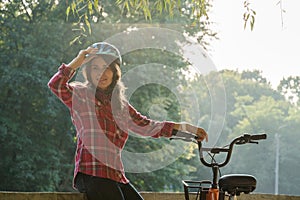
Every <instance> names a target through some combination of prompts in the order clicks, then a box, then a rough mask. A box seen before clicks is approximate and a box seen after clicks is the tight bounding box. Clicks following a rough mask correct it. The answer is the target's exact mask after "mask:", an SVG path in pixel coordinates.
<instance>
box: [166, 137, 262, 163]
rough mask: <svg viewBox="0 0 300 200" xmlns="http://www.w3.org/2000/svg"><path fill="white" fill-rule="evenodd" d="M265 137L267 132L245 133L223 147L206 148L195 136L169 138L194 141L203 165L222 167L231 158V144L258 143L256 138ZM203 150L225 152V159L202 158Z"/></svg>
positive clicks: (215, 152)
mask: <svg viewBox="0 0 300 200" xmlns="http://www.w3.org/2000/svg"><path fill="white" fill-rule="evenodd" d="M266 138H267V134H253V135H251V134H248V133H245V134H244V135H241V136H238V137H236V138H234V139H233V140H232V141H231V142H230V144H229V145H226V146H225V147H213V148H206V147H202V142H200V141H197V139H198V138H197V137H196V136H195V137H189V138H185V137H173V138H170V139H179V140H183V141H186V142H194V143H197V144H198V150H199V155H200V161H201V163H202V164H203V165H205V166H207V167H213V166H218V167H224V166H225V165H227V164H228V162H229V160H230V158H231V154H232V150H233V146H234V145H235V144H236V145H242V144H246V143H254V144H258V142H257V141H256V140H264V139H266ZM203 152H210V153H212V154H218V153H221V152H225V153H227V156H226V158H225V161H224V162H222V163H217V162H210V163H209V162H207V161H206V160H205V159H204V156H203Z"/></svg>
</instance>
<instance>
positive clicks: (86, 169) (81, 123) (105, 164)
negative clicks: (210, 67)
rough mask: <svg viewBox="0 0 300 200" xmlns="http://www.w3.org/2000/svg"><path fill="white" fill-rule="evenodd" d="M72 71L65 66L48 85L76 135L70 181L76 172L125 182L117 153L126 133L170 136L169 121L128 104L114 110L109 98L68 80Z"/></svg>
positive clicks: (73, 72) (119, 156)
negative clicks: (73, 164) (63, 106)
mask: <svg viewBox="0 0 300 200" xmlns="http://www.w3.org/2000/svg"><path fill="white" fill-rule="evenodd" d="M74 74H75V70H72V69H71V68H68V67H67V66H66V65H64V64H63V65H62V66H60V67H59V70H58V72H57V73H56V74H55V75H54V76H53V77H52V78H51V80H50V81H49V83H48V86H49V88H50V89H51V91H52V92H53V93H54V94H55V95H56V96H57V97H58V98H59V99H60V100H61V101H62V102H63V103H64V104H65V105H66V106H67V107H68V108H69V110H70V113H71V118H72V122H73V124H74V126H75V128H76V132H77V149H76V155H75V170H74V178H75V177H76V175H77V173H78V172H82V173H85V174H88V175H92V176H98V177H102V178H108V179H112V180H114V181H117V182H121V183H128V182H129V181H128V179H127V178H126V176H125V171H124V167H123V163H122V160H121V151H122V149H123V147H124V145H125V143H126V140H127V139H128V130H131V131H132V132H135V133H138V134H140V135H143V136H151V137H155V138H157V137H160V136H164V137H170V136H171V134H172V130H173V125H174V123H173V122H158V121H153V120H150V119H148V118H147V117H145V116H143V115H141V114H140V113H139V112H137V111H136V110H135V109H134V108H133V107H132V106H131V105H130V104H129V103H128V104H127V106H125V109H124V111H123V112H118V111H116V112H115V111H114V106H112V104H111V101H110V100H111V95H107V94H105V93H103V92H99V91H95V90H94V89H92V88H90V87H88V86H86V85H84V84H82V83H74V82H73V83H71V84H69V83H68V81H69V80H70V79H71V78H72V77H73V75H74Z"/></svg>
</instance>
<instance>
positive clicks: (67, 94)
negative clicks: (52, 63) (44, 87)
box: [48, 64, 75, 108]
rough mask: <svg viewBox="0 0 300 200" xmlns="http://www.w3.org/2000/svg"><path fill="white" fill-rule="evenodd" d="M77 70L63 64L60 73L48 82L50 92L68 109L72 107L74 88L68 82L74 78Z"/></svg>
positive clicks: (59, 69)
mask: <svg viewBox="0 0 300 200" xmlns="http://www.w3.org/2000/svg"><path fill="white" fill-rule="evenodd" d="M74 74H75V70H73V69H71V68H69V67H67V66H66V65H65V64H62V65H61V66H60V67H59V68H58V72H57V73H56V74H55V75H54V76H53V77H52V78H51V79H50V81H49V82H48V87H49V88H50V90H51V91H52V92H53V93H54V94H55V95H56V96H57V97H58V98H59V99H60V100H61V101H62V102H63V103H64V104H65V105H66V106H67V107H68V108H71V107H72V92H73V87H72V86H71V85H70V84H69V83H68V81H69V80H70V79H71V78H72V77H73V76H74Z"/></svg>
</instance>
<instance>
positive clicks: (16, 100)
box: [0, 1, 74, 191]
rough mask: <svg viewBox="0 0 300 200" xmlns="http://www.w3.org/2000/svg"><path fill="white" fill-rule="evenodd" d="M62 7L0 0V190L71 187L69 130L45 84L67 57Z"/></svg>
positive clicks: (65, 30) (61, 111)
mask: <svg viewBox="0 0 300 200" xmlns="http://www.w3.org/2000/svg"><path fill="white" fill-rule="evenodd" d="M65 9H66V7H63V6H62V7H58V6H57V4H55V2H53V1H43V2H39V3H37V2H36V1H32V2H27V3H25V1H19V2H10V3H1V15H0V23H1V33H2V34H1V38H0V41H1V42H0V46H1V68H0V77H1V83H0V85H1V96H0V102H1V103H0V109H1V116H0V131H1V138H0V143H1V145H0V146H1V147H0V151H1V163H0V165H1V171H0V176H1V178H2V180H3V182H2V184H0V188H1V190H18V191H59V190H70V189H71V179H72V177H71V174H70V169H71V167H72V165H73V163H72V159H73V151H74V150H73V148H74V141H73V136H72V133H73V132H74V130H72V128H71V123H70V120H69V119H67V118H65V116H66V115H67V110H66V108H65V107H64V106H63V105H61V103H60V102H58V101H57V99H56V98H55V97H54V96H53V95H51V94H50V91H49V90H48V88H47V82H48V80H49V78H50V74H53V73H54V72H55V71H56V69H55V67H53V66H57V65H58V63H60V62H61V61H60V60H61V59H63V60H66V59H67V58H68V57H69V56H70V52H68V53H67V52H66V47H67V48H69V47H68V40H70V39H71V37H70V38H68V37H66V35H67V34H66V33H68V32H69V28H70V27H68V26H67V25H65V24H63V23H62V22H63V21H61V20H63V19H64V16H63V15H61V13H62V12H61V11H62V10H65ZM54 16H55V17H56V18H54ZM54 19H56V21H55V20H54ZM32 30H34V31H32ZM49 41H51V42H49ZM65 181H67V184H66V183H65ZM16 182H17V183H18V184H16ZM66 185H68V186H66Z"/></svg>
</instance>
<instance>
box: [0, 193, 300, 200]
mask: <svg viewBox="0 0 300 200" xmlns="http://www.w3.org/2000/svg"><path fill="white" fill-rule="evenodd" d="M141 194H142V196H143V197H144V199H145V200H184V194H183V193H156V192H142V193H141ZM194 199H195V197H192V196H191V198H190V200H194ZM0 200H87V199H86V197H85V196H84V195H83V194H80V193H70V192H53V193H52V192H0ZM238 200H300V196H288V195H272V194H250V195H241V196H240V197H238Z"/></svg>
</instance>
